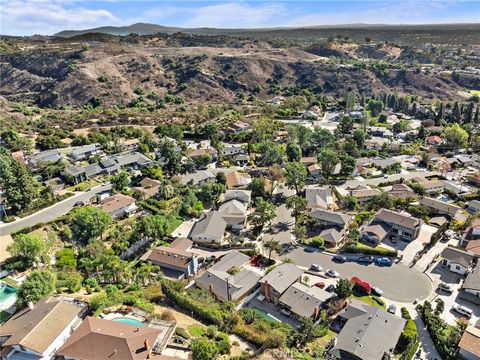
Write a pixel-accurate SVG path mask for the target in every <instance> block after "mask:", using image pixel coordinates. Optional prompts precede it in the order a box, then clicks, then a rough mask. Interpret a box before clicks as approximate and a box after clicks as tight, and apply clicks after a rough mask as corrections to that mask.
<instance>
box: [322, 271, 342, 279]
mask: <svg viewBox="0 0 480 360" xmlns="http://www.w3.org/2000/svg"><path fill="white" fill-rule="evenodd" d="M325 274H327V276H330V277H332V278H338V277H339V276H340V274H339V273H338V272H337V271H335V270H332V269H329V270H327V271H326V272H325Z"/></svg>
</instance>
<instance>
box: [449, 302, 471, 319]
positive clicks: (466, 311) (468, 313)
mask: <svg viewBox="0 0 480 360" xmlns="http://www.w3.org/2000/svg"><path fill="white" fill-rule="evenodd" d="M453 309H454V310H455V311H456V312H458V313H460V314H462V315H464V316H465V317H467V318H469V319H470V318H471V317H472V315H473V311H472V309H469V308H467V307H465V306H462V305H459V304H455V305H453Z"/></svg>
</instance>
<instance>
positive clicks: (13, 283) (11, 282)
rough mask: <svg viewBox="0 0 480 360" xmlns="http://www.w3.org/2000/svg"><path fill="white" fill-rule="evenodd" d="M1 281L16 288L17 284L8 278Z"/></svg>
mask: <svg viewBox="0 0 480 360" xmlns="http://www.w3.org/2000/svg"><path fill="white" fill-rule="evenodd" d="M2 281H3V282H4V283H6V284H8V285H10V286H13V287H18V282H17V281H16V280H15V279H13V278H11V277H10V276H7V277H5V278H3V279H2Z"/></svg>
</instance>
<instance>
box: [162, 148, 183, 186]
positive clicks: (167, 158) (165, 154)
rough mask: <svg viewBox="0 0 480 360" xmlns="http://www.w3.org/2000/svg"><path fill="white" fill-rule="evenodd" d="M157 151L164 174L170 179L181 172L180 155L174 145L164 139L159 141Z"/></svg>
mask: <svg viewBox="0 0 480 360" xmlns="http://www.w3.org/2000/svg"><path fill="white" fill-rule="evenodd" d="M158 150H159V152H160V155H161V158H160V164H161V165H162V168H163V170H164V172H165V173H166V174H167V175H168V176H170V177H171V176H174V175H177V174H179V173H180V172H181V170H182V154H181V153H179V152H178V151H177V149H176V146H175V144H174V143H173V142H171V141H169V140H166V139H165V140H163V141H160V143H159V145H158Z"/></svg>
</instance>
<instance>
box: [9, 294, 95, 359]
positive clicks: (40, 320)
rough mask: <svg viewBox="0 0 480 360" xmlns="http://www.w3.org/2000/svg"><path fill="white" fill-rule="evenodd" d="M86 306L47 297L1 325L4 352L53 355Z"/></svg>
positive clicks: (25, 355)
mask: <svg viewBox="0 0 480 360" xmlns="http://www.w3.org/2000/svg"><path fill="white" fill-rule="evenodd" d="M85 310H86V308H85V307H82V306H79V305H76V304H73V303H71V302H67V301H64V300H60V299H54V298H45V299H42V300H40V301H39V302H38V303H36V304H35V305H33V304H32V303H30V305H29V306H28V307H26V308H25V309H23V310H20V311H19V312H17V313H16V314H14V315H13V316H12V317H11V318H10V319H8V320H7V322H5V323H4V324H2V326H1V335H0V345H1V346H2V349H3V350H2V354H7V355H6V357H7V358H8V359H12V360H20V359H26V358H28V359H37V360H43V359H45V360H47V359H51V358H52V357H53V356H54V355H55V352H56V351H57V349H59V348H60V347H61V346H62V345H63V344H64V343H65V341H66V340H67V339H68V337H69V336H70V334H71V333H72V331H73V330H74V329H75V328H76V327H77V326H79V325H80V322H81V321H82V319H81V318H82V316H84V312H85Z"/></svg>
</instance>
